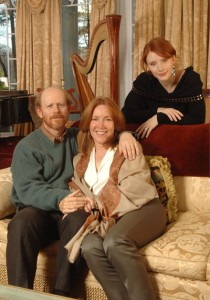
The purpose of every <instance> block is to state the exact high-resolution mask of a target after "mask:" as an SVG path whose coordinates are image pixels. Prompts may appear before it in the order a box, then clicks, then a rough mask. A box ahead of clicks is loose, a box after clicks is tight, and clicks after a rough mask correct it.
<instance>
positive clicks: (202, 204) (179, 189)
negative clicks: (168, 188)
mask: <svg viewBox="0 0 210 300" xmlns="http://www.w3.org/2000/svg"><path fill="white" fill-rule="evenodd" d="M174 185H175V188H176V196H177V209H178V211H182V212H184V211H194V212H202V213H205V212H210V177H193V176H174Z"/></svg>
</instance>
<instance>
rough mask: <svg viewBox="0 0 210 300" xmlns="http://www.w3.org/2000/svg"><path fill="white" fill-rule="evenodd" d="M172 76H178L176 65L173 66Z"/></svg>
mask: <svg viewBox="0 0 210 300" xmlns="http://www.w3.org/2000/svg"><path fill="white" fill-rule="evenodd" d="M172 75H173V76H174V77H175V76H176V67H175V65H173V70H172Z"/></svg>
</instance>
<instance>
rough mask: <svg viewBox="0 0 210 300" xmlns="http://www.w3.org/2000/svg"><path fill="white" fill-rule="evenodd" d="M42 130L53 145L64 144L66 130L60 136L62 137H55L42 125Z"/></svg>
mask: <svg viewBox="0 0 210 300" xmlns="http://www.w3.org/2000/svg"><path fill="white" fill-rule="evenodd" d="M41 130H42V132H43V133H44V134H45V135H46V136H47V137H48V138H49V139H50V140H51V142H52V143H54V144H60V143H62V142H63V140H64V137H65V135H66V129H65V130H64V132H63V133H62V134H61V135H60V136H58V137H57V136H54V135H53V134H52V133H50V132H49V131H48V130H47V129H46V128H45V126H44V125H43V124H42V125H41Z"/></svg>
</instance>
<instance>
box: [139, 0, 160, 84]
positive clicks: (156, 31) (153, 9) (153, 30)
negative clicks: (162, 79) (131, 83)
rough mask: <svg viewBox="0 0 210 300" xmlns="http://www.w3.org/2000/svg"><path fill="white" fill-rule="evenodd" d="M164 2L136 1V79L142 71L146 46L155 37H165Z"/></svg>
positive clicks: (153, 0)
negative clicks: (142, 58) (143, 51)
mask: <svg viewBox="0 0 210 300" xmlns="http://www.w3.org/2000/svg"><path fill="white" fill-rule="evenodd" d="M163 28H164V0H136V13H135V41H134V78H136V77H137V75H138V74H139V73H140V71H141V67H140V57H141V53H142V50H143V48H144V45H145V44H146V43H147V42H148V41H149V40H150V39H152V38H153V37H155V36H163Z"/></svg>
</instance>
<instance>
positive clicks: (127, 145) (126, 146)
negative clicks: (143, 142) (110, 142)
mask: <svg viewBox="0 0 210 300" xmlns="http://www.w3.org/2000/svg"><path fill="white" fill-rule="evenodd" d="M119 153H120V154H123V155H124V157H125V158H127V159H129V160H133V159H135V158H136V156H137V155H139V154H140V149H139V142H138V141H137V140H136V139H135V138H134V137H133V136H132V134H131V133H130V132H128V131H127V132H126V131H125V132H122V133H121V134H120V137H119Z"/></svg>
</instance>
